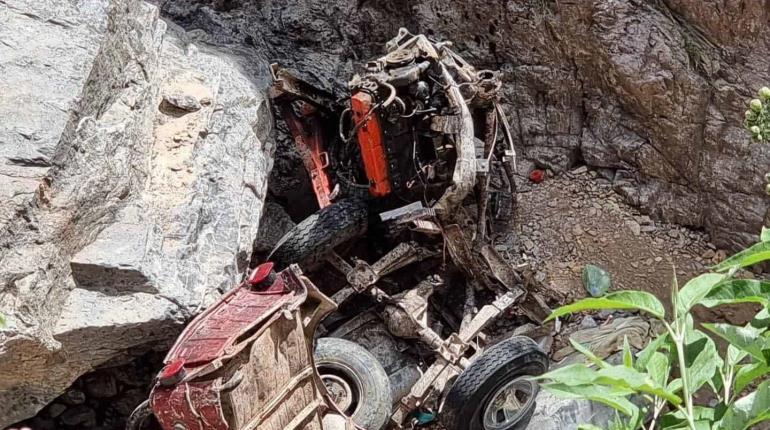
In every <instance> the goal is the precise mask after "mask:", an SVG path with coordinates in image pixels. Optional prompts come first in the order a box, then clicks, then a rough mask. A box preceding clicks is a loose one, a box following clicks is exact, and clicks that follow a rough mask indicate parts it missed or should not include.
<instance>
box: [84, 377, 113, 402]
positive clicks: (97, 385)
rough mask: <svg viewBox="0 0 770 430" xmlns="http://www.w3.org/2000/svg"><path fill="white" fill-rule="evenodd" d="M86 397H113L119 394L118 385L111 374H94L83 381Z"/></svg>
mask: <svg viewBox="0 0 770 430" xmlns="http://www.w3.org/2000/svg"><path fill="white" fill-rule="evenodd" d="M83 389H84V390H85V392H86V395H88V396H89V397H94V398H97V399H103V398H107V397H113V396H115V395H117V394H118V385H117V383H116V382H115V378H114V377H113V376H112V375H111V374H110V373H109V372H104V371H102V372H93V373H91V374H89V375H88V376H86V377H85V378H84V379H83Z"/></svg>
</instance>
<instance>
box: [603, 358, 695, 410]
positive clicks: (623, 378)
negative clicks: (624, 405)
mask: <svg viewBox="0 0 770 430" xmlns="http://www.w3.org/2000/svg"><path fill="white" fill-rule="evenodd" d="M596 376H597V377H596V379H595V381H594V382H595V383H597V384H602V385H609V386H613V387H621V388H628V389H631V390H634V391H637V392H641V393H647V394H652V395H655V396H658V397H660V398H663V399H666V400H667V401H669V402H670V403H673V404H674V405H678V404H680V403H681V402H682V399H681V398H680V397H679V396H677V395H676V394H674V393H671V392H669V391H668V390H666V388H665V387H663V385H662V384H657V383H656V382H655V381H654V380H653V379H652V378H651V377H649V376H648V375H647V374H644V373H641V372H638V371H636V370H634V369H631V368H628V367H625V366H609V367H605V368H604V369H600V370H599V371H597V372H596Z"/></svg>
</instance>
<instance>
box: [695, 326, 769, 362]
mask: <svg viewBox="0 0 770 430" xmlns="http://www.w3.org/2000/svg"><path fill="white" fill-rule="evenodd" d="M703 327H704V328H706V329H707V330H709V331H711V332H712V333H714V334H716V335H717V336H719V337H721V338H722V339H725V340H726V341H728V342H730V344H731V345H733V346H735V347H736V348H738V349H741V350H743V351H746V352H748V353H749V354H751V356H752V357H754V358H756V359H757V360H759V361H762V362H764V363H767V362H768V358H770V352H768V349H770V348H768V340H767V339H766V338H765V337H763V336H762V333H763V332H764V331H765V330H764V329H761V328H755V327H752V326H750V325H748V326H746V327H738V326H734V325H731V324H723V323H717V324H706V323H704V324H703Z"/></svg>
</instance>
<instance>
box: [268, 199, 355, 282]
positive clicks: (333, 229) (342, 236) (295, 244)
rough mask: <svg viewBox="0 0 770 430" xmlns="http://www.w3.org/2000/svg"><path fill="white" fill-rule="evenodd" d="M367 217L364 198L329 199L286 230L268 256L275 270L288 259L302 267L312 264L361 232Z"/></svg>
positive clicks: (280, 267)
mask: <svg viewBox="0 0 770 430" xmlns="http://www.w3.org/2000/svg"><path fill="white" fill-rule="evenodd" d="M367 221H368V205H367V202H366V201H365V200H362V199H346V200H340V201H338V202H335V203H332V204H331V205H329V206H327V207H325V208H323V209H321V210H319V211H318V212H316V213H314V214H313V215H310V216H309V217H307V218H305V219H304V220H302V221H301V222H300V223H299V224H297V225H295V226H294V227H293V228H292V229H291V230H289V231H288V232H286V234H285V235H283V237H282V238H281V239H280V240H279V241H278V244H276V245H275V248H273V251H272V252H271V253H270V256H269V257H268V260H269V261H272V262H274V263H275V264H276V265H277V266H278V267H277V269H279V270H280V269H283V268H285V267H286V266H288V265H289V264H292V263H297V264H299V265H301V266H302V267H303V268H307V267H312V266H313V265H315V264H317V263H319V262H320V261H322V260H323V258H324V257H325V256H326V255H327V254H328V253H329V251H331V250H333V249H334V248H335V247H336V246H338V245H341V244H342V243H344V242H347V241H348V240H350V239H352V238H354V237H357V236H360V235H361V234H363V233H364V232H365V231H366V227H367Z"/></svg>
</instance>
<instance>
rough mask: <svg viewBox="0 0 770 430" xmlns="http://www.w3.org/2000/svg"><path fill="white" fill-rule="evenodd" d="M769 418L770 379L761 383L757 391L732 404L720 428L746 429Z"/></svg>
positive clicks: (731, 429)
mask: <svg viewBox="0 0 770 430" xmlns="http://www.w3.org/2000/svg"><path fill="white" fill-rule="evenodd" d="M767 420H770V381H765V382H763V383H761V384H759V387H757V391H755V392H753V393H750V394H748V395H747V396H744V397H741V398H740V399H738V400H736V401H735V402H734V403H733V404H732V405H730V407H729V408H728V409H727V412H725V416H724V417H722V421H721V423H720V427H719V428H723V429H730V430H745V429H748V428H751V427H752V426H754V425H756V424H759V423H761V422H763V421H767Z"/></svg>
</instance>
